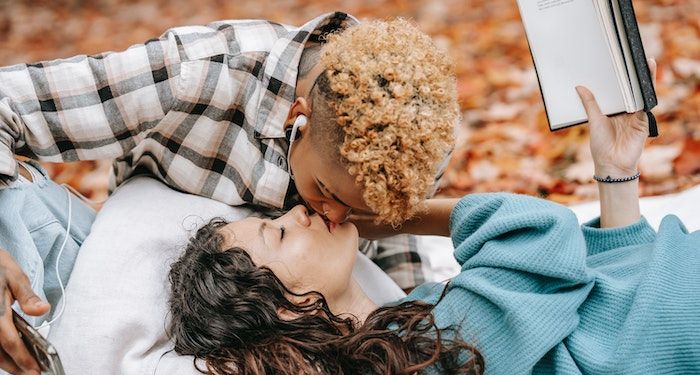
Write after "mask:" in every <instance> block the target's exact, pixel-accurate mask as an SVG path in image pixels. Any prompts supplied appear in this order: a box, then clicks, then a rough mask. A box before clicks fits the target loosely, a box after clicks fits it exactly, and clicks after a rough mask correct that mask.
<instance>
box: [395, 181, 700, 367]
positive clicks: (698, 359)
mask: <svg viewBox="0 0 700 375" xmlns="http://www.w3.org/2000/svg"><path fill="white" fill-rule="evenodd" d="M450 227H451V232H452V240H453V242H454V246H455V253H454V255H455V258H456V259H457V261H458V262H459V264H460V265H461V273H460V274H459V275H457V276H456V277H455V278H454V279H452V280H451V281H450V282H449V284H447V291H446V293H445V295H444V297H443V298H442V299H441V300H439V298H440V295H441V293H442V291H443V289H444V286H443V284H426V285H423V286H421V287H419V288H417V289H415V290H414V291H413V292H412V293H411V294H410V295H409V296H408V297H406V299H405V300H424V301H427V302H429V303H437V305H436V307H435V309H434V311H433V312H434V315H435V317H436V321H437V324H438V327H441V328H444V327H447V326H453V325H454V326H456V327H457V328H458V329H459V333H460V334H461V337H462V338H463V339H464V340H465V341H467V342H470V343H473V344H474V345H475V346H476V348H477V349H478V350H479V351H480V352H481V354H482V355H483V357H484V361H485V370H486V371H485V372H486V374H509V375H510V374H524V373H530V372H532V373H536V374H581V373H583V374H623V373H628V374H700V231H698V232H694V233H690V234H689V233H688V232H687V230H686V229H685V227H684V226H683V224H682V223H681V222H680V221H679V220H678V218H677V217H675V216H667V217H666V218H664V220H663V221H662V223H661V226H660V228H659V232H658V234H657V233H655V231H654V230H653V229H652V228H651V227H650V226H649V224H648V223H647V222H646V220H645V219H643V218H642V219H641V220H640V221H639V222H637V223H634V224H632V225H630V226H627V227H623V228H612V229H600V228H599V221H598V220H594V221H591V222H589V223H586V224H584V225H583V226H580V225H579V224H578V221H577V219H576V216H575V215H574V214H573V213H572V212H571V210H569V209H567V208H566V207H564V206H561V205H558V204H555V203H552V202H548V201H545V200H541V199H536V198H531V197H526V196H520V195H512V194H502V193H496V194H473V195H469V196H467V197H465V198H463V199H462V200H461V201H460V202H459V203H458V205H457V206H456V207H455V209H454V211H453V212H452V216H451V220H450ZM438 300H439V302H438Z"/></svg>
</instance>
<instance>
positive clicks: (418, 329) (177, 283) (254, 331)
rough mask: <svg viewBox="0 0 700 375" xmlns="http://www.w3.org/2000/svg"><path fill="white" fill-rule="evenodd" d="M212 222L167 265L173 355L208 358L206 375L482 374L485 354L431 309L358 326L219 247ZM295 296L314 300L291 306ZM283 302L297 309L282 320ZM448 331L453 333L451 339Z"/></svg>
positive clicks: (382, 311) (380, 315) (406, 309)
mask: <svg viewBox="0 0 700 375" xmlns="http://www.w3.org/2000/svg"><path fill="white" fill-rule="evenodd" d="M225 224H226V222H225V221H224V220H222V219H213V220H212V221H210V222H209V223H208V224H206V225H204V226H203V227H202V228H201V229H199V230H198V231H197V233H196V234H195V236H194V237H193V238H192V239H191V240H190V241H189V243H188V245H187V247H186V250H185V252H184V254H183V255H182V256H181V257H180V258H179V259H178V260H177V261H176V262H175V263H174V264H173V265H172V268H171V270H170V274H169V280H170V283H171V293H172V294H171V297H170V312H171V315H172V316H171V320H170V326H169V334H170V335H171V338H173V339H174V342H175V351H176V352H177V353H179V354H183V355H193V356H195V358H197V359H201V360H204V361H205V363H206V368H201V367H200V366H199V364H198V362H197V360H196V359H195V366H197V369H198V370H199V371H200V372H202V373H206V374H231V373H233V374H294V375H298V374H413V373H416V372H420V371H421V370H425V369H428V368H430V367H433V366H435V368H436V369H437V370H438V371H439V372H440V373H445V374H480V373H482V372H483V368H484V365H483V359H482V357H481V355H480V354H479V352H478V351H477V350H476V349H475V348H474V347H473V346H471V345H469V344H467V343H465V342H464V341H462V340H461V339H460V338H459V337H458V335H457V334H456V331H455V330H452V329H448V330H441V329H438V328H437V326H436V324H435V320H434V317H433V315H432V312H431V311H432V308H433V305H430V304H426V303H422V302H404V303H401V304H399V305H396V306H390V307H380V308H378V309H377V310H375V311H374V312H372V313H371V314H370V315H369V316H368V317H367V319H366V321H365V322H364V323H363V324H361V325H358V324H357V323H356V321H355V320H354V319H353V318H350V317H347V318H342V317H339V316H336V315H334V314H333V313H332V312H331V311H330V310H329V309H328V305H327V303H326V301H325V298H324V296H323V295H321V294H320V293H318V292H309V293H305V294H302V295H299V294H296V293H294V292H292V291H290V290H289V289H287V288H286V287H285V286H284V285H283V284H282V282H281V281H280V280H279V279H278V278H277V277H276V276H275V274H274V273H273V272H272V270H270V269H269V268H267V267H258V266H256V265H255V264H254V263H253V261H252V259H251V258H250V256H249V255H248V253H247V252H246V251H245V250H244V249H242V248H239V247H234V248H230V249H224V248H223V244H224V236H223V235H222V234H221V233H220V231H219V229H220V228H221V227H222V226H223V225H225ZM291 296H303V297H311V298H310V301H311V302H310V303H308V304H301V305H300V304H295V303H293V302H292V301H291V300H290V297H291ZM280 308H284V309H287V310H288V311H290V312H293V313H296V316H297V317H296V318H294V319H292V320H285V319H282V318H280V317H279V316H278V311H279V309H280ZM448 337H449V338H448Z"/></svg>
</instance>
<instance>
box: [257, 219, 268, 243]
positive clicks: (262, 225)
mask: <svg viewBox="0 0 700 375" xmlns="http://www.w3.org/2000/svg"><path fill="white" fill-rule="evenodd" d="M266 226H267V224H266V223H265V222H264V221H263V222H261V223H260V226H259V227H258V235H259V236H260V238H262V242H263V243H264V244H265V247H267V243H266V242H265V235H264V234H263V231H264V230H265V227H266Z"/></svg>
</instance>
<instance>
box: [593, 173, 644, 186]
mask: <svg viewBox="0 0 700 375" xmlns="http://www.w3.org/2000/svg"><path fill="white" fill-rule="evenodd" d="M639 176H640V173H639V172H637V173H635V174H634V175H632V176H627V177H619V178H613V177H611V176H609V175H608V176H606V177H600V176H596V175H593V179H594V180H596V181H598V182H602V183H606V184H614V183H620V182H628V181H634V180H636V179H638V178H639Z"/></svg>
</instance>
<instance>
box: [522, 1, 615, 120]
mask: <svg viewBox="0 0 700 375" xmlns="http://www.w3.org/2000/svg"><path fill="white" fill-rule="evenodd" d="M518 7H519V8H520V14H521V18H522V20H523V24H524V25H525V32H526V34H527V38H528V42H529V44H530V50H531V52H532V57H533V60H534V62H535V69H536V70H537V76H538V79H539V81H540V88H541V90H542V97H543V99H544V105H545V108H546V110H547V117H548V119H549V123H550V127H551V128H552V130H554V129H558V128H561V127H565V126H568V125H571V124H576V123H580V122H584V121H586V119H587V117H586V112H585V111H584V109H583V105H582V104H581V100H580V99H579V97H578V95H577V93H576V89H575V87H576V86H577V85H582V86H586V87H587V88H588V89H590V90H591V91H592V92H593V94H594V95H595V96H596V99H597V100H598V104H599V105H600V107H601V110H602V111H603V113H606V114H613V113H619V112H624V111H625V103H624V100H623V96H622V91H621V90H620V87H619V83H618V78H617V75H616V73H615V67H614V65H613V59H612V57H611V55H610V48H609V47H608V44H607V39H606V37H605V35H604V33H603V27H602V25H601V24H600V21H599V19H598V15H597V13H596V10H595V6H594V4H593V1H591V0H518Z"/></svg>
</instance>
